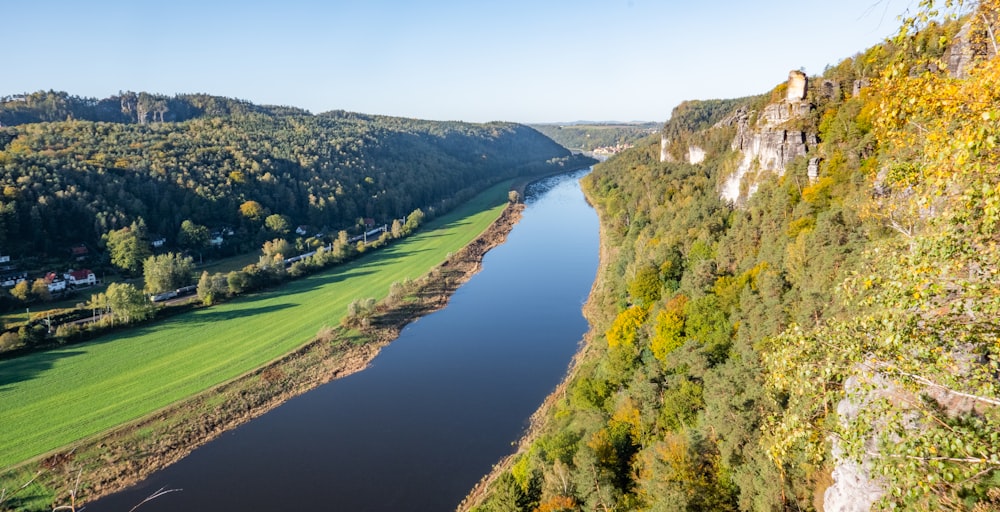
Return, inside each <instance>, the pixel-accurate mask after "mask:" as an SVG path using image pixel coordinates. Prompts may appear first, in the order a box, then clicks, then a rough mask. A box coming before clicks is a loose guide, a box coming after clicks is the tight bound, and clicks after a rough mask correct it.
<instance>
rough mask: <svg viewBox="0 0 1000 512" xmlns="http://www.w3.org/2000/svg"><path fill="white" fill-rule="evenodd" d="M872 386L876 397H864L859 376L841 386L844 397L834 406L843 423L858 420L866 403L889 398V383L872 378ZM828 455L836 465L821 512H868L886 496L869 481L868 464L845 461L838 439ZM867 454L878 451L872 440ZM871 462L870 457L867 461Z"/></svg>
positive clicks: (834, 439) (834, 441)
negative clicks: (883, 397) (873, 384)
mask: <svg viewBox="0 0 1000 512" xmlns="http://www.w3.org/2000/svg"><path fill="white" fill-rule="evenodd" d="M871 380H873V381H874V383H875V389H876V390H877V392H876V393H868V394H866V393H865V392H864V391H862V385H861V379H860V378H859V377H858V376H852V377H848V378H847V380H846V381H845V382H844V391H845V392H846V393H847V397H846V398H844V399H843V400H841V401H840V403H839V404H837V416H838V418H839V420H840V421H841V422H842V423H845V424H846V423H849V422H851V421H854V420H856V419H857V417H858V415H859V414H860V412H861V409H862V408H863V407H865V402H866V400H870V399H872V398H873V397H875V396H877V395H879V394H881V395H889V394H891V393H892V391H893V388H892V385H891V384H890V383H888V382H887V381H885V380H884V379H882V378H881V376H878V375H875V376H873V377H872V378H871ZM831 442H832V449H831V454H832V455H833V460H834V462H835V464H836V465H835V467H834V469H833V473H832V474H831V476H832V477H833V485H831V486H830V487H828V488H827V489H826V492H825V493H823V512H868V511H870V510H871V508H872V505H873V504H874V503H875V502H876V501H878V500H879V498H881V497H882V495H883V494H885V490H884V489H883V488H882V486H881V485H879V483H878V482H877V481H875V480H873V479H872V478H871V476H870V475H871V471H870V469H871V462H870V460H864V461H862V462H861V463H858V462H857V461H854V460H851V459H850V458H848V457H846V456H845V455H844V453H843V450H841V448H840V442H839V440H838V439H836V438H833V439H832V440H831ZM869 445H870V446H869V448H870V450H869V451H870V452H871V453H874V452H875V450H876V449H877V447H876V446H875V440H874V439H871V440H870V441H869ZM869 459H870V457H869Z"/></svg>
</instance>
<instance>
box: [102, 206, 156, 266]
mask: <svg viewBox="0 0 1000 512" xmlns="http://www.w3.org/2000/svg"><path fill="white" fill-rule="evenodd" d="M104 240H105V243H106V244H107V246H108V252H109V253H110V255H111V263H112V264H113V265H115V266H116V267H118V268H120V269H122V270H124V271H125V272H126V273H128V274H131V275H135V274H137V273H138V272H139V268H140V267H141V266H142V262H143V261H144V260H145V259H146V258H148V257H149V256H150V255H151V254H153V251H152V249H151V248H150V245H149V240H148V239H147V235H146V222H145V221H144V220H142V218H141V217H140V218H139V220H137V221H135V222H133V223H132V225H131V226H127V227H124V228H121V229H118V230H115V231H111V232H109V233H108V234H107V235H105V238H104Z"/></svg>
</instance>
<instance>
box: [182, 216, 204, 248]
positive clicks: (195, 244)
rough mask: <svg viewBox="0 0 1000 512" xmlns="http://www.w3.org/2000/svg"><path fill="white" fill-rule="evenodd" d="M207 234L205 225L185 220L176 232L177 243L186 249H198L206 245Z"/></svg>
mask: <svg viewBox="0 0 1000 512" xmlns="http://www.w3.org/2000/svg"><path fill="white" fill-rule="evenodd" d="M209 236H210V235H209V232H208V228H207V227H205V226H202V225H200V224H195V223H194V222H191V221H190V220H185V221H184V222H181V229H180V231H178V232H177V243H178V244H180V246H181V247H184V248H186V249H191V250H193V251H199V250H201V249H203V248H204V247H206V246H207V245H208V240H209Z"/></svg>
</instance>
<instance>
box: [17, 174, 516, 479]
mask: <svg viewBox="0 0 1000 512" xmlns="http://www.w3.org/2000/svg"><path fill="white" fill-rule="evenodd" d="M507 186H508V184H501V185H498V186H496V187H493V188H492V189H490V190H489V191H487V192H485V193H483V194H481V195H480V196H478V197H477V198H476V199H474V200H473V201H471V202H469V203H467V204H466V205H464V206H463V207H461V208H459V209H458V210H456V211H454V212H452V213H450V214H449V215H446V216H444V217H441V218H439V219H436V220H435V221H432V222H430V223H428V224H427V225H426V226H424V227H423V228H422V229H421V230H420V232H418V233H417V234H416V235H414V236H412V237H410V238H407V239H405V240H402V241H400V242H398V243H396V244H394V245H392V246H389V247H386V248H383V249H381V250H378V251H375V252H373V253H369V254H367V255H365V256H364V257H362V258H360V259H358V260H356V261H354V262H351V263H349V264H346V265H342V266H339V267H336V268H334V269H331V270H329V271H326V272H323V273H321V274H317V275H314V276H310V277H308V278H305V279H301V280H298V281H294V282H291V283H288V284H287V285H285V286H283V287H281V288H280V289H277V290H274V291H270V292H266V293H259V294H253V295H250V296H246V297H242V298H240V299H237V300H234V301H232V302H229V303H225V304H221V305H218V306H215V307H212V308H206V309H203V310H199V311H195V312H193V313H189V314H184V315H180V316H177V317H173V318H170V319H168V320H165V321H163V322H159V323H156V324H152V325H149V326H146V327H140V328H136V329H134V330H130V331H127V332H124V333H120V334H115V335H110V336H106V337H102V338H100V339H97V340H95V341H92V342H88V343H84V344H80V345H73V346H68V347H66V348H62V349H59V350H51V351H47V352H42V353H36V354H30V355H27V356H23V357H20V358H16V359H12V360H7V361H0V468H6V467H9V466H11V465H14V464H17V463H19V462H21V461H24V460H27V459H30V458H33V457H36V456H38V455H41V454H44V453H47V452H49V451H52V450H54V449H57V448H60V447H63V446H66V445H68V444H71V443H73V442H74V441H78V440H80V439H83V438H86V437H89V436H92V435H95V434H98V433H100V432H103V431H105V430H108V429H111V428H114V427H116V426H118V425H121V424H123V423H126V422H129V421H131V420H134V419H136V418H139V417H142V416H145V415H147V414H149V413H151V412H153V411H156V410H158V409H160V408H163V407H165V406H167V405H169V404H171V403H173V402H176V401H178V400H181V399H184V398H186V397H188V396H191V395H194V394H197V393H199V392H201V391H204V390H206V389H209V388H211V387H213V386H215V385H217V384H220V383H222V382H225V381H227V380H230V379H233V378H235V377H238V376H240V375H242V374H244V373H246V372H248V371H251V370H253V369H255V368H258V367H260V366H262V365H264V364H265V363H267V362H269V361H271V360H274V359H276V358H278V357H280V356H282V355H283V354H286V353H288V352H290V351H292V350H294V349H296V348H297V347H299V346H301V345H303V344H305V343H306V342H307V341H308V340H309V339H310V338H312V337H313V335H315V334H316V333H317V331H319V330H320V328H321V327H323V326H324V325H331V326H332V325H337V324H339V322H340V319H341V318H342V317H343V316H344V315H345V313H346V311H347V305H348V303H350V302H351V301H352V300H354V299H355V298H363V297H383V296H385V295H386V293H387V292H388V289H389V285H390V284H392V283H393V282H394V281H401V280H403V279H404V278H416V277H419V276H421V275H423V274H426V273H427V272H428V271H429V270H430V269H431V268H432V267H434V266H435V265H437V264H438V263H440V262H441V261H443V260H444V259H445V257H446V255H447V254H448V253H450V252H454V251H457V250H458V249H460V248H461V247H463V246H464V245H466V244H467V243H468V242H469V241H471V240H472V239H474V238H475V237H476V236H477V235H478V234H479V233H481V232H482V231H483V230H484V229H486V227H488V226H489V224H490V223H492V222H493V221H494V220H495V219H496V218H497V217H498V216H499V214H500V212H501V211H502V209H503V205H504V202H505V201H506V190H507Z"/></svg>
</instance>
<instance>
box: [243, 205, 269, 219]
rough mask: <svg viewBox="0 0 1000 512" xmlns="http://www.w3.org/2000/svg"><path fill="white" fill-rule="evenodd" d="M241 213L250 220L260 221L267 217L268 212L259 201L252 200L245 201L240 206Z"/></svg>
mask: <svg viewBox="0 0 1000 512" xmlns="http://www.w3.org/2000/svg"><path fill="white" fill-rule="evenodd" d="M240 213H241V214H242V215H243V216H244V217H246V218H248V219H250V220H260V218H261V217H263V216H264V215H265V213H266V210H265V209H264V207H263V206H261V204H260V203H258V202H257V201H253V200H250V201H244V202H243V204H241V205H240Z"/></svg>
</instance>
